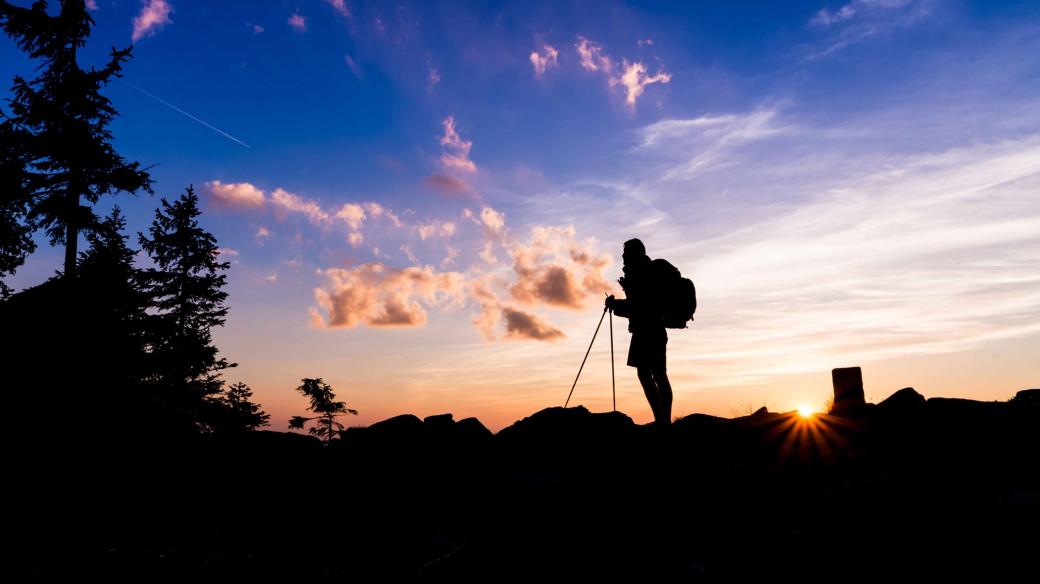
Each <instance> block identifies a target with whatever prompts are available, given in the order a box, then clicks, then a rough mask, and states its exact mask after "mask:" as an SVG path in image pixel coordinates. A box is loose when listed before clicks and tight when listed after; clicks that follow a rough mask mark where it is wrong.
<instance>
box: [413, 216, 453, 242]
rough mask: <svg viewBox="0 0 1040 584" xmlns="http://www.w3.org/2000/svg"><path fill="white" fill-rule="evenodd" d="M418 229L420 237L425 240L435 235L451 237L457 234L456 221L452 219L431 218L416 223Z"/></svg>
mask: <svg viewBox="0 0 1040 584" xmlns="http://www.w3.org/2000/svg"><path fill="white" fill-rule="evenodd" d="M416 229H417V230H418V232H419V239H422V240H423V241H426V240H427V239H429V238H431V237H435V236H440V237H451V236H452V235H455V223H453V222H451V221H436V220H431V221H427V222H425V223H419V224H418V225H416Z"/></svg>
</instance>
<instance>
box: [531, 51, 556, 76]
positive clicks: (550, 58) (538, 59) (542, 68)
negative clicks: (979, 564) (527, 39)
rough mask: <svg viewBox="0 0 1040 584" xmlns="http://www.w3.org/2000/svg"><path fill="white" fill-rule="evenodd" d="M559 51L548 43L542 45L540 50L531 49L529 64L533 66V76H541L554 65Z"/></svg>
mask: <svg viewBox="0 0 1040 584" xmlns="http://www.w3.org/2000/svg"><path fill="white" fill-rule="evenodd" d="M558 55H559V51H557V50H556V49H555V48H553V47H551V46H549V45H542V50H541V52H539V51H531V57H530V59H531V65H532V66H534V76H535V77H541V76H542V75H544V74H545V72H546V71H547V70H548V69H550V68H552V67H555V66H556V64H557V63H556V57H557V56H558Z"/></svg>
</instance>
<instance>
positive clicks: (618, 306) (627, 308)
mask: <svg viewBox="0 0 1040 584" xmlns="http://www.w3.org/2000/svg"><path fill="white" fill-rule="evenodd" d="M612 298H613V297H612ZM609 307H610V309H611V310H613V311H614V314H616V315H618V316H621V317H624V318H628V317H629V316H630V315H631V314H632V301H631V300H629V299H628V298H614V299H613V300H612V301H611V302H610V306H609Z"/></svg>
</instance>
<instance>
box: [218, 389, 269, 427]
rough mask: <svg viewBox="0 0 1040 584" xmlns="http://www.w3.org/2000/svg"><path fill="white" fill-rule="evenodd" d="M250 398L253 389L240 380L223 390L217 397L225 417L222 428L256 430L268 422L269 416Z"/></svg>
mask: <svg viewBox="0 0 1040 584" xmlns="http://www.w3.org/2000/svg"><path fill="white" fill-rule="evenodd" d="M252 398H253V390H252V389H250V388H249V386H248V385H246V384H244V383H242V382H241V381H240V382H238V383H236V384H234V385H230V386H228V387H227V388H226V389H225V390H224V393H223V394H222V395H221V396H220V398H219V401H220V405H221V406H223V407H222V409H223V416H224V417H225V423H224V424H223V428H224V429H229V430H256V429H257V428H259V427H261V426H266V425H268V423H270V420H271V416H269V415H268V414H266V413H264V410H262V409H261V408H260V405H259V404H257V403H254V402H253V400H252Z"/></svg>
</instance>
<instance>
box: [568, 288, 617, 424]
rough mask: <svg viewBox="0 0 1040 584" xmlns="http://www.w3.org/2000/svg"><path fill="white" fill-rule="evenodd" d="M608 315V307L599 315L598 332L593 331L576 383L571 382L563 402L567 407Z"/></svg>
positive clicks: (575, 378)
mask: <svg viewBox="0 0 1040 584" xmlns="http://www.w3.org/2000/svg"><path fill="white" fill-rule="evenodd" d="M606 315H607V309H606V307H604V308H603V314H601V315H600V316H599V324H597V325H596V332H594V333H592V340H591V341H589V348H588V349H586V351H585V358H584V359H582V360H581V367H578V374H577V375H575V376H574V383H572V384H571V392H570V393H568V394H567V401H565V402H563V407H567V404H569V403H571V396H572V395H574V387H575V386H576V385H578V378H579V377H581V370H582V369H584V368H585V360H586V359H588V358H589V351H591V350H592V343H595V342H596V335H597V334H599V327H600V326H602V325H603V317H604V316H606Z"/></svg>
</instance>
